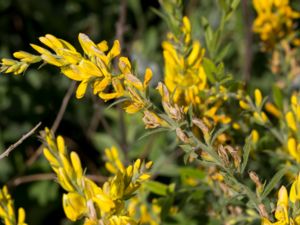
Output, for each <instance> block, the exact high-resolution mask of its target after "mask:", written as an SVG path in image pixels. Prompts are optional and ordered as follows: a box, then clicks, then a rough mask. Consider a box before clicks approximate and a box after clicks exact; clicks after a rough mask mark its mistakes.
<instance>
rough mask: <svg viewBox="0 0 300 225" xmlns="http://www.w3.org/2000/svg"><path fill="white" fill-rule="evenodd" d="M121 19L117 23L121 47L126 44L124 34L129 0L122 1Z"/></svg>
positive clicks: (117, 35)
mask: <svg viewBox="0 0 300 225" xmlns="http://www.w3.org/2000/svg"><path fill="white" fill-rule="evenodd" d="M120 2H121V3H120V8H119V19H118V21H117V23H116V39H117V40H119V42H120V44H121V46H122V45H123V42H124V32H125V24H126V17H127V0H120Z"/></svg>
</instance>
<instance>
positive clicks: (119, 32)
mask: <svg viewBox="0 0 300 225" xmlns="http://www.w3.org/2000/svg"><path fill="white" fill-rule="evenodd" d="M126 17H127V0H120V8H119V19H118V21H117V23H116V39H117V40H119V42H120V44H121V46H123V42H124V32H125V26H126ZM118 111H119V121H120V132H121V135H120V136H121V140H120V142H121V143H120V146H121V147H122V149H123V151H124V154H125V158H127V153H128V146H127V135H126V125H125V116H124V111H123V109H122V107H121V106H120V105H118Z"/></svg>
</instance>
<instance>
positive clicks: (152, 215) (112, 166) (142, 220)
mask: <svg viewBox="0 0 300 225" xmlns="http://www.w3.org/2000/svg"><path fill="white" fill-rule="evenodd" d="M105 160H106V163H105V167H106V169H107V170H108V171H109V172H110V173H112V174H114V175H116V174H118V173H120V172H121V173H122V172H124V170H125V166H124V164H123V162H122V160H121V158H120V154H119V152H118V150H117V148H116V147H112V148H110V149H109V148H107V149H105ZM146 193H147V192H146V191H145V188H144V187H143V186H142V187H141V188H140V191H139V193H138V194H137V195H135V196H134V197H132V198H130V199H129V202H128V213H129V215H130V217H132V218H139V224H141V225H143V224H145V225H146V224H150V225H158V224H160V215H159V214H160V212H161V207H160V206H159V204H157V201H156V199H153V202H152V204H150V205H149V203H148V202H147V200H146V199H145V198H146V197H145V196H147V195H146Z"/></svg>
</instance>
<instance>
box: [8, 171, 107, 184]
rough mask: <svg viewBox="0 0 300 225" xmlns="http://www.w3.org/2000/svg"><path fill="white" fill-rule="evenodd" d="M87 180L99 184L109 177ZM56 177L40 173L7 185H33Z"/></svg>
mask: <svg viewBox="0 0 300 225" xmlns="http://www.w3.org/2000/svg"><path fill="white" fill-rule="evenodd" d="M86 177H87V178H89V179H91V180H93V181H95V182H97V183H104V182H105V181H107V177H104V176H100V175H86ZM55 178H56V175H55V174H54V173H38V174H33V175H27V176H22V177H17V178H15V179H13V180H11V181H9V182H8V183H7V185H8V186H19V185H21V184H26V183H31V182H34V181H41V180H54V179H55Z"/></svg>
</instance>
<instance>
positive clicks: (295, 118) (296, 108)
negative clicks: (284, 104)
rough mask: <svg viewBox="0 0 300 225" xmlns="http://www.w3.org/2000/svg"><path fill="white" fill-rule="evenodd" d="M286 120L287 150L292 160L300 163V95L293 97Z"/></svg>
mask: <svg viewBox="0 0 300 225" xmlns="http://www.w3.org/2000/svg"><path fill="white" fill-rule="evenodd" d="M285 120H286V124H287V127H288V128H289V138H288V141H287V149H288V152H289V154H290V155H291V156H292V158H293V159H294V160H296V161H297V162H298V163H299V162H300V155H299V151H300V144H299V133H298V127H299V122H300V102H299V95H298V94H296V93H295V94H293V95H292V96H291V108H290V110H289V111H288V112H287V113H286V114H285Z"/></svg>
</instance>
